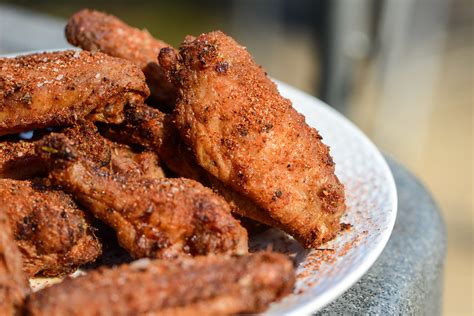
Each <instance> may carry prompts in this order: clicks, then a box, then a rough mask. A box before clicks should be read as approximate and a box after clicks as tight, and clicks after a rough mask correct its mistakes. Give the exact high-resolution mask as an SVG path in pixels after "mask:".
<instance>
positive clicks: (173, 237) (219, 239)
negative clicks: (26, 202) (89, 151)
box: [36, 134, 248, 258]
mask: <svg viewBox="0 0 474 316" xmlns="http://www.w3.org/2000/svg"><path fill="white" fill-rule="evenodd" d="M36 150H37V152H38V153H39V155H41V156H42V159H45V161H50V168H51V171H50V178H51V180H52V181H53V182H54V183H56V184H58V185H61V187H62V188H63V189H64V190H66V191H67V192H69V193H71V194H73V195H74V196H75V197H76V199H77V200H79V201H80V203H81V204H82V205H83V206H84V207H86V208H87V209H89V211H90V212H91V213H93V214H94V215H95V216H96V217H97V218H98V219H100V220H102V221H103V222H105V223H106V224H108V225H109V226H111V227H112V228H113V229H114V230H115V231H116V232H117V238H118V241H119V243H120V245H121V246H122V247H123V248H124V249H126V250H127V251H128V252H129V253H130V254H131V255H132V256H133V257H135V258H142V257H153V258H174V257H176V256H179V255H205V254H208V253H222V254H225V253H237V254H242V253H245V252H246V251H247V247H248V246H247V233H246V231H245V229H243V228H242V227H241V226H240V224H239V222H238V221H237V220H235V219H234V218H233V217H232V215H231V214H230V210H229V206H228V205H227V203H226V202H225V201H224V200H222V199H221V198H220V197H219V196H217V195H216V194H215V193H214V192H212V190H210V189H208V188H205V187H203V186H202V185H200V184H199V183H198V182H195V181H192V180H188V179H182V178H180V179H150V178H146V177H144V178H139V177H138V178H137V177H131V176H128V175H121V174H110V173H108V172H106V171H103V170H99V169H97V168H96V167H95V166H94V164H93V163H91V162H90V161H88V160H87V159H84V158H83V157H81V156H80V155H79V153H78V152H76V151H75V149H74V147H73V145H72V142H71V141H70V140H68V139H67V138H66V137H64V135H61V134H52V135H50V136H48V137H47V138H45V139H44V140H43V141H42V143H40V144H38V145H37V147H36Z"/></svg>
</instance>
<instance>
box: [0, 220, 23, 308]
mask: <svg viewBox="0 0 474 316" xmlns="http://www.w3.org/2000/svg"><path fill="white" fill-rule="evenodd" d="M22 268H23V262H22V259H21V254H20V251H19V250H18V247H17V245H16V243H15V241H14V240H13V233H12V231H11V228H10V224H9V222H8V217H7V214H6V213H5V212H2V211H0V315H4V316H14V315H21V310H22V307H23V301H24V299H25V297H26V295H27V294H28V293H29V286H28V280H27V278H26V275H24V274H23V270H22Z"/></svg>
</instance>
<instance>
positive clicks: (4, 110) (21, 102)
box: [0, 51, 149, 135]
mask: <svg viewBox="0 0 474 316" xmlns="http://www.w3.org/2000/svg"><path fill="white" fill-rule="evenodd" d="M148 95H149V90H148V87H147V86H146V83H145V78H144V75H143V73H142V72H141V71H140V69H139V68H137V67H136V66H135V65H134V64H132V63H130V62H128V61H126V60H123V59H119V58H114V57H110V56H108V55H105V54H102V53H95V54H92V53H89V52H79V51H63V52H54V53H39V54H32V55H25V56H18V57H15V58H0V135H5V134H13V133H19V132H25V131H29V130H33V129H36V128H43V127H50V126H65V125H70V124H72V123H74V122H76V121H77V120H78V119H81V118H87V119H90V120H93V121H101V122H113V123H119V122H121V121H122V120H123V106H124V105H128V104H132V105H133V104H138V103H142V102H143V100H144V99H145V98H146V97H148Z"/></svg>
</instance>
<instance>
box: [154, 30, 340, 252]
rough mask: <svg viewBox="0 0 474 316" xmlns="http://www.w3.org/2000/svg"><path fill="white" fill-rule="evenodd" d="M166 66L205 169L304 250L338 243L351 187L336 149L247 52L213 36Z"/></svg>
mask: <svg viewBox="0 0 474 316" xmlns="http://www.w3.org/2000/svg"><path fill="white" fill-rule="evenodd" d="M159 62H160V64H161V66H162V67H163V68H164V69H167V70H168V71H169V74H170V76H171V77H172V78H174V82H175V84H176V85H177V86H178V88H179V91H180V95H179V97H178V101H177V104H176V108H175V122H176V126H177V128H178V130H179V131H180V133H181V136H182V137H183V140H184V141H185V143H186V144H187V145H188V146H189V147H190V148H191V149H192V151H193V153H194V155H195V158H196V161H197V162H198V164H199V165H200V166H201V167H203V168H204V169H205V170H206V171H207V172H209V173H210V174H212V175H213V176H215V177H216V178H217V179H218V180H219V181H221V182H222V183H223V184H224V185H225V186H227V187H229V188H231V189H232V190H234V191H236V192H238V193H239V194H242V195H243V196H245V197H246V198H248V199H249V200H251V201H252V202H254V203H255V204H256V205H257V206H259V207H260V208H261V209H263V210H264V211H265V212H266V214H267V215H268V217H270V218H271V219H272V223H269V224H274V223H276V224H277V226H278V227H280V228H281V229H283V230H284V231H286V232H287V233H289V234H291V235H292V236H294V237H295V238H297V239H298V240H299V241H300V242H301V243H302V244H303V245H304V246H305V247H317V246H318V245H320V244H321V243H323V242H325V241H327V240H330V239H332V238H333V237H335V235H336V234H337V232H338V231H339V227H340V226H339V219H340V217H341V215H342V214H343V213H344V210H345V203H344V188H343V185H342V184H341V183H340V181H339V180H338V178H337V177H336V175H335V173H334V171H335V168H334V163H333V160H332V158H331V156H330V155H329V149H328V147H327V146H326V145H324V144H323V143H322V141H321V139H322V138H321V136H320V135H319V133H318V132H317V131H316V130H315V129H314V128H311V127H310V126H308V125H307V124H306V123H305V120H304V117H303V116H302V115H301V114H299V113H298V112H296V110H295V109H294V108H293V107H292V104H291V102H290V101H289V100H287V99H285V98H283V97H282V96H281V95H280V94H279V92H278V90H277V87H276V85H275V84H274V83H273V82H272V81H271V80H270V79H269V78H268V77H267V76H266V73H265V72H264V70H263V69H262V68H261V67H260V66H258V65H257V64H256V63H255V62H254V61H253V59H252V57H251V56H250V54H249V53H248V52H247V50H246V49H245V48H243V47H242V46H240V45H239V44H237V43H236V42H235V41H234V40H233V39H232V38H230V37H228V36H226V35H225V34H223V33H222V32H211V33H207V34H202V35H200V36H199V37H197V38H193V37H188V38H187V39H186V40H185V41H184V42H183V44H182V45H181V47H180V50H179V54H176V53H175V52H174V51H173V50H169V49H164V50H162V51H161V53H160V56H159ZM243 215H245V216H250V217H252V218H254V219H257V220H262V217H261V216H259V214H256V216H253V215H252V214H243Z"/></svg>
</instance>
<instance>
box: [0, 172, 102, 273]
mask: <svg viewBox="0 0 474 316" xmlns="http://www.w3.org/2000/svg"><path fill="white" fill-rule="evenodd" d="M0 213H6V214H7V215H8V218H9V220H10V224H11V227H12V230H13V233H14V236H15V239H16V242H17V244H18V246H19V248H20V251H21V253H22V255H23V263H24V268H23V270H24V271H25V273H27V274H28V275H29V276H35V275H37V274H41V275H45V276H56V275H61V274H66V273H69V272H72V271H73V270H74V269H75V268H77V267H78V266H80V265H82V264H85V263H88V262H92V261H94V260H95V259H96V258H97V257H98V256H99V255H100V254H101V244H100V243H99V241H98V240H97V238H96V237H95V236H94V233H93V231H92V228H91V226H90V225H89V222H88V221H87V219H86V217H85V214H84V212H83V211H82V210H80V209H79V208H78V207H77V206H76V204H75V203H74V201H73V200H72V199H71V197H70V196H69V195H67V194H66V193H64V192H62V191H57V190H53V189H50V188H48V187H47V186H46V185H44V183H43V182H42V181H40V180H36V181H33V182H32V181H20V180H11V179H0Z"/></svg>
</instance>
